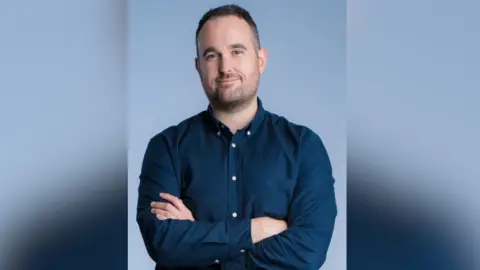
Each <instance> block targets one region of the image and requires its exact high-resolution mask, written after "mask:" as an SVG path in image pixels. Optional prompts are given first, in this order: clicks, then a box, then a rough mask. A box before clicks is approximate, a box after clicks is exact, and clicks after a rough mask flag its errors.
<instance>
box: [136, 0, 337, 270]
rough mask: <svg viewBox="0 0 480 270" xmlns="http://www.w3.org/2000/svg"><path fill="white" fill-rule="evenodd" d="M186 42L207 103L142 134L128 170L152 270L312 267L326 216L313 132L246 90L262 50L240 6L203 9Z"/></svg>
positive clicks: (329, 202)
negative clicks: (192, 44) (137, 170)
mask: <svg viewBox="0 0 480 270" xmlns="http://www.w3.org/2000/svg"><path fill="white" fill-rule="evenodd" d="M196 45H197V57H196V59H195V66H196V69H197V71H198V74H199V76H200V80H201V82H202V86H203V88H204V91H205V94H206V95H207V97H208V99H209V101H210V104H209V106H208V109H207V110H205V111H203V112H201V113H199V114H197V115H195V116H193V117H191V118H189V119H186V120H184V121H183V122H181V123H179V124H178V125H175V126H172V127H169V128H167V129H166V130H164V131H162V132H161V133H159V134H157V135H156V136H154V137H153V138H152V139H151V140H150V142H149V144H148V147H147V149H146V153H145V157H144V161H143V165H142V171H141V174H140V186H139V189H138V192H139V199H138V210H137V222H138V224H139V226H140V230H141V233H142V236H143V239H144V241H145V245H146V248H147V250H148V253H149V255H150V257H151V258H152V259H153V260H154V261H155V262H156V263H157V267H156V269H224V270H236V269H301V270H305V269H319V268H320V267H321V265H322V264H323V263H324V261H325V259H326V253H327V250H328V247H329V245H330V240H331V236H332V232H333V227H334V222H335V218H336V215H337V208H336V202H335V195H334V187H333V184H334V180H333V177H332V169H331V165H330V161H329V158H328V155H327V152H326V150H325V147H324V146H323V143H322V141H321V139H320V138H319V136H318V135H316V134H315V133H314V132H313V131H311V130H310V129H308V128H307V127H304V126H300V125H296V124H294V123H291V122H289V121H288V120H286V119H285V118H283V117H280V116H278V115H275V114H273V113H271V112H268V111H266V110H265V109H264V107H263V105H262V102H261V100H260V99H259V98H258V97H257V88H258V85H259V79H260V76H261V74H262V73H263V71H264V69H265V66H266V63H267V52H266V50H265V49H263V48H261V47H260V39H259V34H258V30H257V27H256V24H255V22H254V21H253V19H252V18H251V16H250V15H249V13H248V12H247V11H246V10H244V9H243V8H241V7H239V6H236V5H226V6H221V7H218V8H216V9H212V10H210V11H208V12H207V13H206V14H205V15H204V16H203V18H202V19H201V20H200V22H199V26H198V29H197V33H196Z"/></svg>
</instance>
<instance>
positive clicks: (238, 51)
mask: <svg viewBox="0 0 480 270" xmlns="http://www.w3.org/2000/svg"><path fill="white" fill-rule="evenodd" d="M233 54H234V55H240V54H243V51H241V50H235V51H233Z"/></svg>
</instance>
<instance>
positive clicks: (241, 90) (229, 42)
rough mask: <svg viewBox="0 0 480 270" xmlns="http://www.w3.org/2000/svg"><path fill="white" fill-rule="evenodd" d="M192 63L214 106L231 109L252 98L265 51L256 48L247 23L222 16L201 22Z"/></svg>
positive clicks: (262, 68) (263, 65)
mask: <svg viewBox="0 0 480 270" xmlns="http://www.w3.org/2000/svg"><path fill="white" fill-rule="evenodd" d="M197 45H198V58H197V59H196V61H195V65H196V68H197V71H198V73H199V75H200V79H201V81H202V85H203V89H204V90H205V94H206V95H207V97H208V99H209V100H210V102H212V103H213V105H214V106H216V107H220V108H223V109H231V108H235V107H238V106H239V105H242V104H245V103H246V102H249V101H251V100H252V99H255V98H256V94H257V88H258V84H259V79H260V74H261V73H263V70H264V68H265V64H266V52H265V50H264V49H260V50H259V49H258V47H257V43H256V40H255V38H254V34H253V31H252V29H251V28H250V26H249V25H248V23H247V22H246V21H244V20H242V19H240V18H238V17H236V16H222V17H217V18H214V19H211V20H209V21H207V22H206V23H205V25H204V26H203V28H202V30H201V31H200V33H199V35H198V43H197Z"/></svg>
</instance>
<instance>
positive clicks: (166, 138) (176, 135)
mask: <svg viewBox="0 0 480 270" xmlns="http://www.w3.org/2000/svg"><path fill="white" fill-rule="evenodd" d="M204 113H205V112H200V113H197V114H195V115H193V116H190V117H188V118H186V119H184V120H182V121H181V122H179V123H177V124H174V125H170V126H168V127H166V128H164V129H163V130H161V131H160V132H158V133H156V134H155V135H154V136H152V137H151V138H150V143H158V142H163V143H167V144H173V143H175V142H178V141H179V140H180V139H181V138H182V137H183V136H184V135H185V134H186V133H187V132H188V131H189V130H191V129H195V128H197V127H199V125H201V123H202V118H203V117H204Z"/></svg>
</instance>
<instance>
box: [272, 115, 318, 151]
mask: <svg viewBox="0 0 480 270" xmlns="http://www.w3.org/2000/svg"><path fill="white" fill-rule="evenodd" d="M266 115H267V117H266V121H267V124H268V125H270V126H272V127H273V128H274V129H275V130H276V131H277V132H278V133H279V135H280V136H285V137H286V139H287V140H289V141H292V142H294V143H295V144H297V145H298V146H300V147H301V148H304V147H305V146H308V145H310V146H311V145H319V144H320V145H322V146H323V142H322V139H321V138H320V136H319V134H318V133H316V132H315V131H313V130H312V129H311V128H310V127H308V126H306V125H302V124H298V123H296V122H293V121H291V120H289V119H287V117H285V116H281V115H278V114H275V113H272V112H267V114H266Z"/></svg>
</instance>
